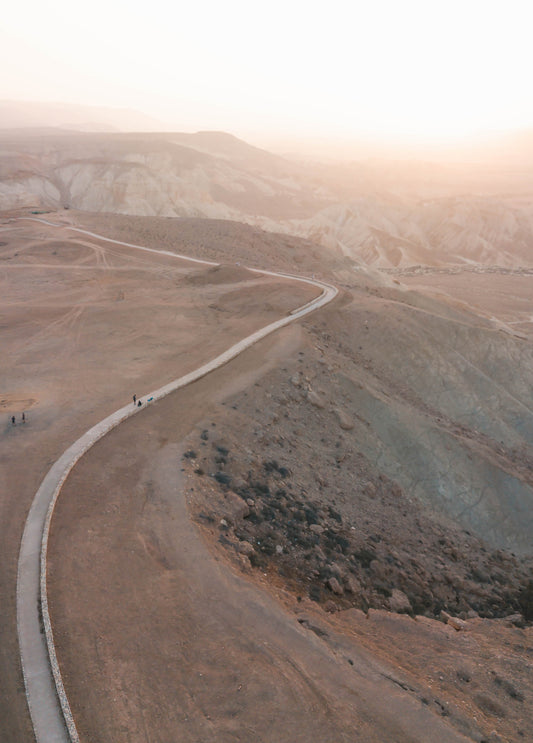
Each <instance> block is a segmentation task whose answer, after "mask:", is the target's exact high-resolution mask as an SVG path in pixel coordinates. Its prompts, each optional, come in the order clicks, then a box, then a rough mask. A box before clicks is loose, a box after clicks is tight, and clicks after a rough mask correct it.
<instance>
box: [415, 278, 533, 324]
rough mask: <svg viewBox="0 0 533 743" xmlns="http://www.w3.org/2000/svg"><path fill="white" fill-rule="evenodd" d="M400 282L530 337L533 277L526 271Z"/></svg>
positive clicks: (532, 316)
mask: <svg viewBox="0 0 533 743" xmlns="http://www.w3.org/2000/svg"><path fill="white" fill-rule="evenodd" d="M495 279H496V280H495ZM400 280H401V281H402V283H403V284H405V285H406V286H408V287H410V288H413V289H417V290H420V291H429V292H431V291H435V292H437V293H439V294H441V295H442V294H446V295H447V296H448V297H453V298H454V299H456V300H458V301H460V302H463V303H464V304H465V305H468V306H470V307H472V308H474V309H475V311H477V312H478V313H480V314H484V315H486V316H487V317H489V318H495V319H496V320H497V321H499V322H501V323H504V324H505V325H506V326H507V327H509V328H511V329H513V330H514V331H516V332H517V333H520V334H522V335H524V336H528V337H531V336H532V335H533V314H532V312H531V297H532V296H533V273H532V272H531V270H530V269H527V270H524V271H523V272H520V271H518V270H517V271H513V272H510V271H509V272H501V271H498V270H497V269H492V270H490V271H486V272H477V273H475V274H473V273H471V272H469V271H463V272H458V273H446V272H445V271H444V270H443V271H442V272H439V273H432V272H431V271H427V273H424V274H423V275H417V276H401V277H400Z"/></svg>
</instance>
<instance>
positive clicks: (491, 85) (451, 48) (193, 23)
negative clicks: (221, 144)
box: [0, 0, 533, 141]
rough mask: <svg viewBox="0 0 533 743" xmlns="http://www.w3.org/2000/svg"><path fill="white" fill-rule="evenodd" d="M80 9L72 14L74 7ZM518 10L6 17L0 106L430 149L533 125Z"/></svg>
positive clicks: (114, 11) (471, 5)
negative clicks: (13, 102) (61, 107)
mask: <svg viewBox="0 0 533 743" xmlns="http://www.w3.org/2000/svg"><path fill="white" fill-rule="evenodd" d="M82 8H83V10H82ZM531 18H532V11H531V5H530V3H529V2H523V1H518V0H510V1H509V2H505V3H503V2H492V3H487V2H479V1H478V0H462V1H461V2H460V1H458V0H450V1H449V2H447V3H428V2H427V0H424V1H422V0H406V2H403V3H398V2H395V1H388V0H376V2H373V3H358V2H356V3H353V2H344V1H342V0H333V1H332V2H330V3H328V4H320V5H312V4H311V5H310V4H308V3H304V2H301V1H300V0H297V1H296V2H292V3H286V2H281V1H280V0H273V2H271V3H269V4H268V5H261V6H258V5H256V4H253V3H249V2H243V0H229V1H228V2H226V3H218V2H214V1H213V0H203V1H202V0H200V1H199V2H197V3H189V4H187V5H184V4H175V5H168V4H166V3H163V2H162V0H153V2H151V3H150V4H148V5H147V4H146V3H140V2H137V3H135V2H132V3H125V2H122V1H120V2H117V1H115V2H111V3H110V2H104V0H95V2H93V3H91V5H90V7H89V6H79V5H78V6H76V5H72V4H71V3H67V2H66V0H56V1H55V2H52V3H51V4H49V5H47V6H46V10H45V11H44V12H43V6H42V4H41V3H39V4H38V3H37V2H36V0H30V2H28V3H24V4H15V3H10V4H9V6H8V7H6V8H5V9H3V19H2V29H1V31H0V41H1V44H0V60H1V63H2V69H3V75H2V84H1V86H0V97H1V98H4V99H5V98H11V99H17V100H62V101H66V102H75V103H85V104H91V105H106V106H116V107H128V108H136V109H139V110H142V111H145V112H146V113H148V114H151V115H153V116H156V117H158V118H159V119H160V120H161V121H162V122H163V124H164V125H166V126H168V127H173V128H179V129H188V128H217V129H226V130H230V131H233V132H235V133H237V134H240V135H241V136H246V135H247V134H249V133H250V132H251V131H253V132H262V133H264V134H267V133H268V134H275V135H282V134H288V135H292V136H295V135H297V134H305V135H306V136H322V137H333V138H334V137H339V138H343V139H346V138H350V137H356V136H361V135H363V136H372V137H375V138H378V139H391V138H392V139H394V138H396V139H403V140H409V141H413V140H417V141H419V140H424V141H426V140H427V141H429V140H439V139H443V138H450V137H457V136H460V135H465V134H471V133H473V132H476V131H489V130H501V129H511V128H517V127H527V126H531V125H533V96H531V94H530V91H531V85H530V80H529V76H530V73H531V70H532V69H533V59H532V57H533V46H532V45H531V43H530V38H529V37H530V28H531V26H530V21H531Z"/></svg>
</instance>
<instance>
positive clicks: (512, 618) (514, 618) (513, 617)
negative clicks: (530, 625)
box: [505, 614, 526, 629]
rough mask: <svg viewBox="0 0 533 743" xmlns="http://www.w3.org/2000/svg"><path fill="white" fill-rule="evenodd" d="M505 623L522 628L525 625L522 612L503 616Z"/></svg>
mask: <svg viewBox="0 0 533 743" xmlns="http://www.w3.org/2000/svg"><path fill="white" fill-rule="evenodd" d="M505 624H506V625H507V626H508V627H520V628H521V629H523V628H524V627H525V626H526V621H525V619H524V615H523V614H509V616H507V617H505Z"/></svg>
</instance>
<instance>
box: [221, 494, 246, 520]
mask: <svg viewBox="0 0 533 743" xmlns="http://www.w3.org/2000/svg"><path fill="white" fill-rule="evenodd" d="M224 495H225V498H224V516H225V517H226V519H227V520H229V521H231V522H233V523H235V522H236V521H240V520H242V519H245V518H246V517H247V516H249V515H250V508H249V506H248V504H247V503H246V501H244V500H243V499H242V498H241V497H240V496H238V495H237V494H236V493H234V492H233V491H232V490H228V491H227V492H226V493H225V494H224Z"/></svg>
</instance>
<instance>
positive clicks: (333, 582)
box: [327, 576, 344, 596]
mask: <svg viewBox="0 0 533 743" xmlns="http://www.w3.org/2000/svg"><path fill="white" fill-rule="evenodd" d="M327 586H328V588H329V590H330V591H332V592H333V593H336V594H337V596H342V595H343V593H344V588H343V587H342V586H341V584H340V583H339V581H338V580H337V578H335V577H333V576H332V577H331V578H328V581H327Z"/></svg>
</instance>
